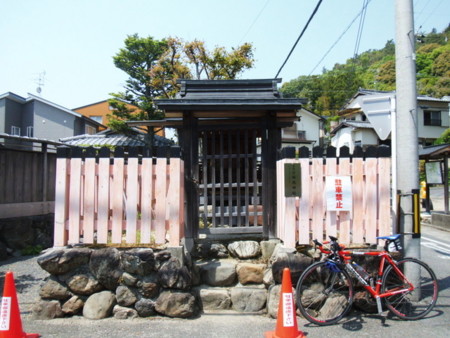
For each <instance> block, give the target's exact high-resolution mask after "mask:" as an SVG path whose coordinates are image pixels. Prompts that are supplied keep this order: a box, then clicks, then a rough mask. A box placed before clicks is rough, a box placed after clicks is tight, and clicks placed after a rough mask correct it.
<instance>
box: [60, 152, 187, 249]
mask: <svg viewBox="0 0 450 338" xmlns="http://www.w3.org/2000/svg"><path fill="white" fill-rule="evenodd" d="M183 175H184V173H183V163H182V160H181V159H180V158H171V159H170V160H169V161H167V159H166V158H158V159H157V160H156V164H155V163H153V159H152V158H143V159H142V160H139V159H138V158H137V157H135V158H133V157H130V158H128V159H127V161H125V159H124V158H120V157H118V158H114V160H113V163H112V164H110V158H99V159H98V160H97V161H96V159H95V158H94V157H92V158H89V157H87V158H86V159H84V160H83V159H81V158H58V159H57V169H56V190H55V191H56V197H55V232H54V245H55V246H64V245H67V244H77V243H84V244H94V243H97V244H117V245H124V244H125V245H126V244H149V243H152V244H166V243H169V244H170V245H174V246H175V245H180V241H181V239H182V238H183V235H184V216H183V215H184V210H183V208H184V185H183V181H184V177H183Z"/></svg>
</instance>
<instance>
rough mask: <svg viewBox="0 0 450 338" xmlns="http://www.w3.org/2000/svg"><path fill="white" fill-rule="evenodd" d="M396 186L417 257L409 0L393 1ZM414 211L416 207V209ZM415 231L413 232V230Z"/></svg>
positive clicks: (407, 244) (409, 252) (403, 226)
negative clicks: (394, 28) (394, 29)
mask: <svg viewBox="0 0 450 338" xmlns="http://www.w3.org/2000/svg"><path fill="white" fill-rule="evenodd" d="M395 23H396V33H395V40H396V41H395V71H396V101H397V102H396V103H397V114H396V132H397V138H396V145H395V146H396V150H397V172H396V175H397V189H398V190H399V192H400V214H399V220H400V224H399V225H400V231H401V233H403V234H406V235H405V236H404V243H403V244H404V250H405V251H404V253H405V256H408V257H417V258H420V231H418V229H415V228H414V217H415V216H417V214H416V215H414V207H413V200H414V196H413V195H412V192H413V191H416V190H418V189H419V150H418V130H417V118H418V117H417V92H416V57H415V34H414V13H413V1H412V0H396V3H395ZM416 212H417V210H416ZM413 233H415V234H413ZM411 234H412V235H411Z"/></svg>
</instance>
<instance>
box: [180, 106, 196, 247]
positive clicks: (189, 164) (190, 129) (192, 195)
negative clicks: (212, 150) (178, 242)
mask: <svg viewBox="0 0 450 338" xmlns="http://www.w3.org/2000/svg"><path fill="white" fill-rule="evenodd" d="M182 140H183V142H182V144H181V146H182V149H183V152H182V153H183V159H184V181H185V183H184V184H185V194H186V195H185V197H186V206H185V210H186V224H185V236H186V238H193V239H196V238H197V237H198V223H199V216H198V209H199V208H198V207H199V201H198V193H197V184H198V123H197V119H196V118H195V117H194V116H193V114H192V113H191V112H186V113H185V114H184V118H183V131H182Z"/></svg>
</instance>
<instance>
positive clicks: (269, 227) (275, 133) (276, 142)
mask: <svg viewBox="0 0 450 338" xmlns="http://www.w3.org/2000/svg"><path fill="white" fill-rule="evenodd" d="M264 122H265V123H264V128H263V133H262V151H261V154H262V174H263V175H262V176H263V177H262V183H263V191H262V203H263V235H264V237H265V238H276V237H277V235H276V216H277V208H276V200H277V189H276V188H277V187H276V184H277V182H276V180H274V179H273V178H274V177H276V161H277V151H278V150H279V149H280V146H281V129H280V128H277V127H276V122H277V119H276V113H275V112H270V113H269V114H268V115H267V116H266V117H265V120H264Z"/></svg>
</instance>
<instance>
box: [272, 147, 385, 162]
mask: <svg viewBox="0 0 450 338" xmlns="http://www.w3.org/2000/svg"><path fill="white" fill-rule="evenodd" d="M337 153H338V152H337V148H335V147H332V146H329V147H325V148H324V147H318V146H317V147H314V148H313V150H312V152H310V150H309V148H308V147H300V148H299V149H298V151H297V150H296V149H295V148H294V147H285V148H282V149H281V152H280V156H279V158H280V159H286V158H323V159H326V158H350V159H352V158H363V159H366V158H378V157H391V147H389V146H386V145H381V146H370V147H367V148H365V149H363V148H362V147H359V146H357V147H355V149H354V151H353V153H352V154H351V153H350V149H349V147H347V146H344V147H341V148H340V149H339V156H338V155H337Z"/></svg>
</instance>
